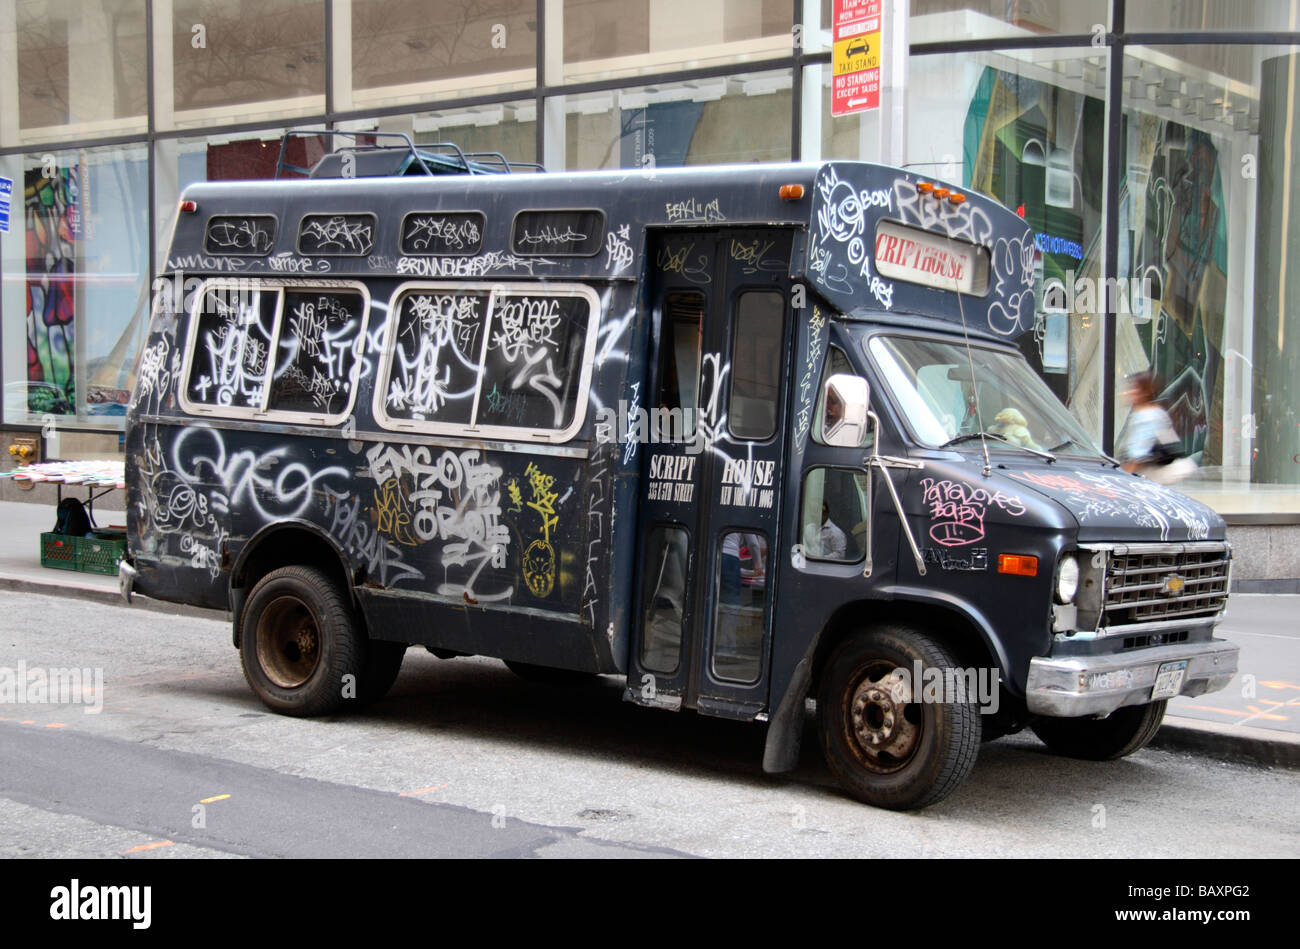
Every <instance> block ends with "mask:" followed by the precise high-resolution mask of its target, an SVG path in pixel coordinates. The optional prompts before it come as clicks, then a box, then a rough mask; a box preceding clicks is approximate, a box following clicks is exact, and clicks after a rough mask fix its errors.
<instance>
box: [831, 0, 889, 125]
mask: <svg viewBox="0 0 1300 949" xmlns="http://www.w3.org/2000/svg"><path fill="white" fill-rule="evenodd" d="M883 7H884V0H835V2H834V7H833V12H832V19H831V22H832V24H833V31H834V32H833V37H834V52H833V53H832V56H831V64H832V70H833V71H832V79H831V115H832V116H839V115H851V114H852V113H854V112H866V111H869V110H871V109H878V108H880V60H881V56H880V53H881V49H880V37H881V33H882V31H881V21H882V19H883Z"/></svg>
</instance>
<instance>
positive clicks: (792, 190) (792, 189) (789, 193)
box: [781, 185, 803, 201]
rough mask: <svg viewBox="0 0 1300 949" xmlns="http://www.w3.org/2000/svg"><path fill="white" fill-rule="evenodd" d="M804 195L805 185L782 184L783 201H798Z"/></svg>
mask: <svg viewBox="0 0 1300 949" xmlns="http://www.w3.org/2000/svg"><path fill="white" fill-rule="evenodd" d="M802 197H803V185H781V199H782V200H783V201H798V200H799V199H800V198H802Z"/></svg>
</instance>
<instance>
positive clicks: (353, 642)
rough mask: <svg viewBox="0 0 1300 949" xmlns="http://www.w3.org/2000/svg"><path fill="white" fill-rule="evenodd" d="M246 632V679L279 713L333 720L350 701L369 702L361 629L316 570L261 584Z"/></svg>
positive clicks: (286, 573)
mask: <svg viewBox="0 0 1300 949" xmlns="http://www.w3.org/2000/svg"><path fill="white" fill-rule="evenodd" d="M242 628H243V636H242V638H241V643H240V657H241V659H242V661H243V667H244V678H246V679H247V680H248V684H249V686H251V687H252V689H253V692H255V693H256V694H257V697H258V698H260V699H261V700H262V702H263V704H265V705H266V706H267V707H268V708H270V709H272V710H273V711H276V712H281V713H283V714H285V715H295V716H302V717H306V716H312V715H328V714H329V713H331V712H335V711H338V710H339V709H340V708H342V706H343V704H344V702H345V701H346V700H347V698H348V696H349V693H350V694H352V695H356V696H358V697H363V696H365V694H366V692H365V690H364V687H363V686H362V685H361V681H362V680H363V679H369V676H368V675H366V645H367V644H366V641H365V638H364V635H363V634H362V633H361V632H360V624H358V622H357V621H356V618H355V616H354V614H353V612H352V606H351V604H350V603H349V602H348V600H347V598H346V597H345V596H344V594H343V593H342V592H340V590H339V589H338V587H337V586H336V585H335V584H334V583H333V582H332V581H331V580H330V579H329V578H328V577H327V576H326V575H325V574H324V573H322V572H321V571H320V570H318V569H316V568H315V567H300V566H296V567H281V568H279V569H278V570H273V571H271V572H270V573H268V574H267V575H266V576H264V577H263V578H262V579H261V580H260V581H258V583H257V585H256V586H255V587H253V591H252V593H250V594H249V597H248V600H247V601H246V602H245V604H244V613H243V619H242ZM393 675H394V676H395V675H396V670H395V669H394V670H393ZM347 676H352V678H351V679H350V680H349V679H347V678H346V677H347ZM389 684H391V680H390V683H389ZM349 685H351V686H352V688H351V689H349V688H348V686H349ZM358 690H360V691H358Z"/></svg>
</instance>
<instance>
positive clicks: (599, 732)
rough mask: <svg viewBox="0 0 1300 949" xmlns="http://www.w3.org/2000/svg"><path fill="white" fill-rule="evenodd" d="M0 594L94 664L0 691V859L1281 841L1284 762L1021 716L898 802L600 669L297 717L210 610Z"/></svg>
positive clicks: (44, 651) (970, 852)
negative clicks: (1045, 738)
mask: <svg viewBox="0 0 1300 949" xmlns="http://www.w3.org/2000/svg"><path fill="white" fill-rule="evenodd" d="M3 596H4V609H3V617H2V618H0V668H4V667H7V668H11V669H12V668H17V667H18V664H19V663H25V664H26V668H27V669H29V670H30V669H34V668H38V667H39V668H47V669H50V668H67V667H74V666H75V667H85V668H90V669H92V670H93V669H102V670H103V676H104V687H103V695H102V697H103V703H104V704H103V709H102V711H101V712H99V713H98V714H87V713H86V708H87V706H86V705H83V704H76V703H64V704H51V703H46V704H21V705H20V704H8V705H2V706H0V857H2V856H62V857H94V856H117V855H127V856H130V857H143V858H163V857H173V856H194V855H203V856H321V855H330V856H342V857H355V856H394V857H398V856H493V855H508V856H538V857H572V856H599V857H642V856H651V857H663V856H668V857H671V856H678V855H682V856H684V855H698V856H709V857H721V856H732V857H757V856H779V857H800V856H841V857H869V856H926V857H963V856H1000V857H1052V856H1071V857H1087V856H1096V857H1130V856H1144V857H1216V856H1242V857H1260V856H1293V857H1294V856H1297V855H1300V794H1297V793H1296V792H1297V789H1298V788H1300V781H1298V780H1297V777H1296V775H1295V773H1294V772H1286V771H1274V770H1269V769H1263V768H1254V767H1249V766H1245V765H1237V764H1228V763H1223V762H1218V761H1211V760H1209V759H1205V758H1200V757H1196V756H1192V755H1187V754H1178V753H1172V752H1166V751H1160V750H1155V749H1146V750H1143V751H1142V752H1139V753H1138V754H1136V755H1134V756H1132V757H1130V758H1128V759H1125V760H1123V761H1119V762H1110V763H1088V762H1077V761H1070V760H1066V759H1061V758H1056V757H1054V756H1051V755H1049V754H1048V753H1047V752H1046V750H1045V749H1044V747H1043V746H1042V745H1041V744H1040V743H1038V741H1037V740H1036V739H1034V738H1033V737H1032V735H1028V736H1025V735H1021V736H1014V737H1011V738H1007V739H1003V740H1001V741H998V742H994V743H992V744H988V745H985V746H984V748H983V749H982V752H981V756H980V760H979V762H978V764H977V765H976V768H975V771H974V773H973V774H972V775H971V777H970V778H969V779H968V780H967V782H966V783H965V784H964V785H963V786H962V787H961V788H960V789H958V791H957V792H956V793H955V794H954V795H953V796H952V797H950V798H949V799H948V800H946V801H944V802H942V803H941V804H939V805H936V806H935V807H932V808H930V809H928V810H925V811H922V812H919V813H914V814H899V813H892V812H888V811H880V810H876V809H873V808H868V807H864V806H862V805H859V804H857V803H855V802H853V801H851V800H849V799H847V798H845V797H844V796H842V795H841V794H840V793H839V792H838V790H837V789H836V787H835V785H834V782H833V781H832V779H831V778H830V776H829V774H828V773H827V771H826V769H825V767H824V765H823V764H822V763H821V760H820V756H819V754H818V752H817V749H816V744H815V739H814V735H813V732H812V730H811V727H810V729H809V731H808V732H807V737H806V739H805V748H804V754H803V760H802V763H801V766H800V768H799V769H798V770H797V771H796V772H794V773H793V774H790V775H783V776H769V775H764V774H763V773H762V770H761V767H760V761H761V757H762V745H763V731H762V728H761V727H759V726H753V725H745V724H740V723H735V722H729V721H723V720H718V719H709V718H704V717H699V716H695V715H692V714H672V713H668V712H662V711H656V710H651V709H644V708H639V707H635V706H631V705H628V704H626V703H624V702H622V701H621V686H620V683H619V681H618V680H617V679H615V678H610V677H606V678H600V679H596V680H594V681H593V682H591V683H590V684H588V685H586V686H578V687H568V688H564V687H548V686H540V685H535V684H531V683H528V682H524V681H523V680H520V679H518V678H516V677H515V676H514V675H513V674H512V673H510V672H509V671H507V670H506V669H505V668H504V667H503V666H502V665H501V664H500V663H498V662H495V661H492V660H486V659H456V660H451V661H443V660H438V659H435V658H434V657H432V656H430V655H429V654H427V653H426V652H424V651H423V650H415V649H412V650H410V651H409V652H408V654H407V661H406V665H405V666H404V667H403V671H402V675H401V676H400V678H399V679H398V682H397V685H396V686H395V687H394V689H393V691H392V693H391V694H390V695H389V697H388V698H387V699H385V700H384V701H382V702H380V703H378V704H377V705H375V706H374V707H373V708H372V709H371V710H370V711H368V712H367V713H365V714H362V715H355V716H341V717H335V718H329V719H318V720H302V719H292V718H286V717H282V716H278V715H274V714H272V713H270V712H268V711H267V710H266V709H265V708H264V707H263V706H262V705H261V704H260V703H259V702H258V701H257V699H256V698H255V697H254V696H253V695H252V693H251V692H250V691H249V689H248V687H247V685H246V684H245V683H244V680H243V676H242V674H241V672H240V667H239V657H238V654H237V653H236V652H235V650H234V649H232V648H231V646H230V635H229V629H228V627H227V625H226V624H225V623H222V622H217V621H213V620H207V619H197V618H193V617H180V616H171V615H168V614H163V613H156V612H146V611H142V610H138V609H128V608H126V607H110V606H103V605H99V604H94V603H90V602H86V601H79V600H66V601H65V600H60V599H57V598H54V597H47V596H41V595H37V594H26V593H15V592H9V593H5V594H3ZM84 697H85V698H88V699H93V698H95V694H94V690H93V688H92V690H91V693H90V694H88V695H86V696H84Z"/></svg>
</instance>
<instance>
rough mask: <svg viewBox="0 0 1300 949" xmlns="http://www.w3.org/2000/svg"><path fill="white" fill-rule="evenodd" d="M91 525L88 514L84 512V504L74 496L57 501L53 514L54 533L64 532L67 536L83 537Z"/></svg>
mask: <svg viewBox="0 0 1300 949" xmlns="http://www.w3.org/2000/svg"><path fill="white" fill-rule="evenodd" d="M93 527H94V525H93V524H92V523H91V521H90V515H89V514H87V513H86V506H85V505H84V504H82V503H81V502H80V501H78V500H77V499H76V498H64V499H63V500H62V501H60V502H59V507H58V510H57V511H56V513H55V515H54V533H56V534H66V535H67V536H69V537H85V536H86V535H87V534H89V533H90V531H91V529H92V528H93Z"/></svg>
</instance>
